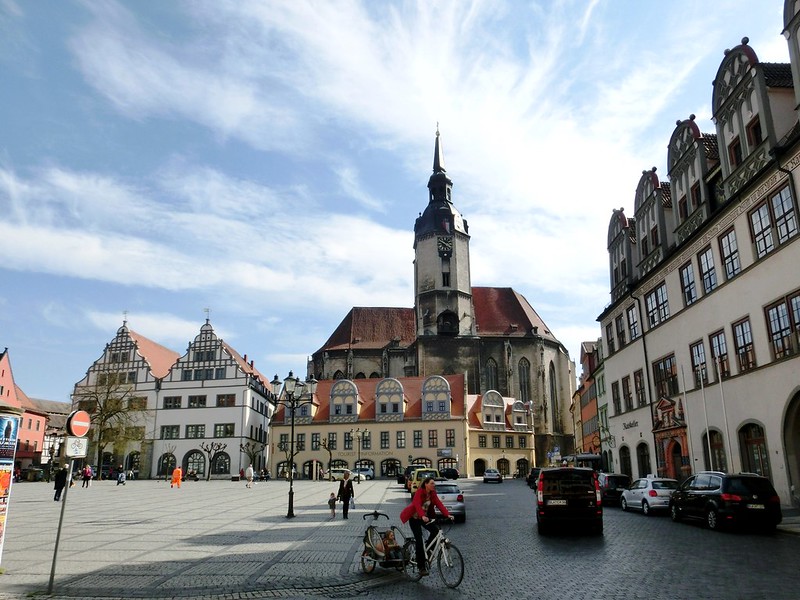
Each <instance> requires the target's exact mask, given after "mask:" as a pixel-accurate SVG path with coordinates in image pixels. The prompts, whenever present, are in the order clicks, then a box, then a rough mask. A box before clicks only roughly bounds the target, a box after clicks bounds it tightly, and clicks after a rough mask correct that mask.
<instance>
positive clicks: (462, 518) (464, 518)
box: [456, 515, 467, 523]
mask: <svg viewBox="0 0 800 600" xmlns="http://www.w3.org/2000/svg"><path fill="white" fill-rule="evenodd" d="M466 522H467V515H461V516H460V517H456V523H466Z"/></svg>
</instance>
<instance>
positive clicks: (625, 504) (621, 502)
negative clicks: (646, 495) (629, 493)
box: [619, 498, 628, 511]
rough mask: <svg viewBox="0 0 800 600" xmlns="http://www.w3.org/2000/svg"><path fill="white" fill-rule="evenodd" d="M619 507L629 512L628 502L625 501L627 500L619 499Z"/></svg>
mask: <svg viewBox="0 0 800 600" xmlns="http://www.w3.org/2000/svg"><path fill="white" fill-rule="evenodd" d="M619 507H620V508H621V509H622V510H623V511H627V510H628V501H627V500H625V498H620V499H619Z"/></svg>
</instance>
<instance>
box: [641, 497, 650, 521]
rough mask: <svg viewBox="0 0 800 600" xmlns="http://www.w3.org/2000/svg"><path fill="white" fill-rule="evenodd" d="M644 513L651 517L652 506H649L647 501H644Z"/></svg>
mask: <svg viewBox="0 0 800 600" xmlns="http://www.w3.org/2000/svg"><path fill="white" fill-rule="evenodd" d="M642 512H643V513H644V514H645V516H647V517H649V516H650V504H648V502H647V500H642Z"/></svg>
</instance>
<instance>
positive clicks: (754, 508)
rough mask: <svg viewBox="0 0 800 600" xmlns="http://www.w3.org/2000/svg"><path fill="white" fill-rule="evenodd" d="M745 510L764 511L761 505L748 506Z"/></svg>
mask: <svg viewBox="0 0 800 600" xmlns="http://www.w3.org/2000/svg"><path fill="white" fill-rule="evenodd" d="M747 508H752V509H753V510H764V505H763V504H748V505H747Z"/></svg>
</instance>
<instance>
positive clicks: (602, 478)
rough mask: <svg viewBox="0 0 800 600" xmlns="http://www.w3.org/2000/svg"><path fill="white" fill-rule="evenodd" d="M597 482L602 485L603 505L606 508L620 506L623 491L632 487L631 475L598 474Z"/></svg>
mask: <svg viewBox="0 0 800 600" xmlns="http://www.w3.org/2000/svg"><path fill="white" fill-rule="evenodd" d="M597 481H598V482H599V483H600V493H601V494H602V495H603V504H605V505H606V506H611V505H612V504H613V505H615V506H619V499H620V497H621V496H622V492H623V490H626V489H628V488H629V487H631V478H630V475H624V474H622V473H598V474H597Z"/></svg>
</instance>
